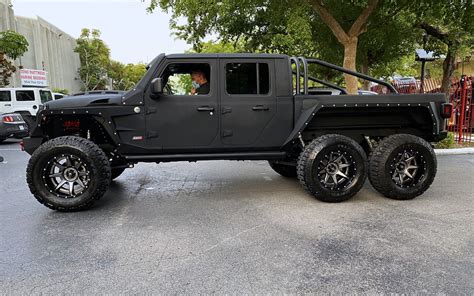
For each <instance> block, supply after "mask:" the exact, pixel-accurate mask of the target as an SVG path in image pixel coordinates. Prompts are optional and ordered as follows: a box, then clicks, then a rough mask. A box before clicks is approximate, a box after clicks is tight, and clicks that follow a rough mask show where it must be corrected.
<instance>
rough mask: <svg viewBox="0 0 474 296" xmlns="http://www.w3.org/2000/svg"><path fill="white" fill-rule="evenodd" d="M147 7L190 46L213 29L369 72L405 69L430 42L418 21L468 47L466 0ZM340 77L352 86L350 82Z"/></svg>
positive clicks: (210, 2)
mask: <svg viewBox="0 0 474 296" xmlns="http://www.w3.org/2000/svg"><path fill="white" fill-rule="evenodd" d="M147 9H148V11H149V12H153V11H154V10H155V9H162V10H164V11H168V12H171V13H172V18H171V22H170V26H171V28H172V29H173V30H174V33H175V35H176V36H177V37H178V38H180V39H184V40H186V41H187V42H189V43H190V44H192V45H193V47H194V49H195V50H196V51H200V48H201V47H202V46H203V40H205V38H206V37H207V36H218V38H219V41H224V42H225V43H239V44H240V45H241V48H242V49H244V50H245V51H258V52H279V53H286V54H290V55H304V56H313V57H319V58H321V59H324V60H327V61H329V62H332V63H336V64H342V65H343V66H345V67H347V68H350V69H353V70H355V69H358V70H360V71H362V72H365V73H368V74H372V75H376V76H385V77H387V76H391V75H392V74H393V73H394V72H403V71H406V70H410V71H411V69H407V65H406V63H405V62H406V61H407V57H409V58H411V59H414V49H415V48H420V47H423V46H424V45H426V46H427V49H431V48H436V46H430V44H435V42H428V44H427V43H426V42H423V41H424V40H426V38H423V36H424V35H426V32H424V30H423V29H421V27H420V26H419V25H418V26H417V24H421V23H423V22H425V23H428V24H431V25H432V26H437V27H439V28H442V29H443V30H449V31H450V32H451V31H452V32H455V33H452V34H451V33H450V36H453V35H454V36H458V37H460V38H463V40H462V41H461V43H463V44H467V45H466V46H467V48H469V50H472V43H471V44H470V45H469V42H468V41H467V39H470V38H472V22H473V19H474V17H473V16H472V2H471V1H469V0H446V1H439V0H420V1H412V0H384V1H377V0H351V1H347V2H344V3H342V2H341V1H337V0H254V1H248V0H220V1H215V0H152V1H151V3H150V5H149V7H148V8H147ZM449 28H451V29H449ZM437 43H438V46H437V47H438V51H439V52H442V53H447V47H446V45H443V46H440V45H439V44H440V42H439V40H438V41H437ZM441 45H442V44H441ZM446 70H449V69H446ZM320 71H321V72H322V74H323V76H325V77H328V78H336V79H340V76H338V75H336V74H334V73H330V72H327V71H326V72H325V71H324V70H320ZM445 74H446V75H448V76H450V75H451V74H452V73H449V71H445ZM345 81H346V84H348V85H346V86H347V87H348V88H349V89H352V92H353V91H354V87H357V84H355V81H354V80H351V79H350V78H348V77H346V79H345ZM349 84H350V85H349Z"/></svg>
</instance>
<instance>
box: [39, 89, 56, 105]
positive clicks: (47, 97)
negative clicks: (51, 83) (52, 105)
mask: <svg viewBox="0 0 474 296" xmlns="http://www.w3.org/2000/svg"><path fill="white" fill-rule="evenodd" d="M40 97H41V103H43V104H44V103H46V102H49V101H51V100H52V99H53V95H52V94H51V92H50V91H48V90H40Z"/></svg>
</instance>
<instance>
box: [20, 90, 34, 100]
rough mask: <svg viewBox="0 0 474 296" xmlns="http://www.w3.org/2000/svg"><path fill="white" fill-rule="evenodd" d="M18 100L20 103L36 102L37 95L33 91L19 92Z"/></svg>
mask: <svg viewBox="0 0 474 296" xmlns="http://www.w3.org/2000/svg"><path fill="white" fill-rule="evenodd" d="M16 100H17V101H18V102H26V101H34V100H35V93H34V91H32V90H17V91H16Z"/></svg>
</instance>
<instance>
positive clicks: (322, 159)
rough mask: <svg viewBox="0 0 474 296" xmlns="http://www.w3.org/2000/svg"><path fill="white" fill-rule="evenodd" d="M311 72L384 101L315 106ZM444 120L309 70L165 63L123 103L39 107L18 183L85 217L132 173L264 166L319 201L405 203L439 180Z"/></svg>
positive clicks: (242, 58) (292, 61) (423, 106)
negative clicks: (242, 163) (371, 191)
mask: <svg viewBox="0 0 474 296" xmlns="http://www.w3.org/2000/svg"><path fill="white" fill-rule="evenodd" d="M308 64H317V65H320V66H325V67H328V68H331V69H333V70H337V71H341V72H343V73H346V74H350V75H354V76H356V77H359V78H364V79H366V80H369V81H372V82H376V83H379V84H381V85H384V86H385V87H387V89H389V90H390V91H391V92H392V94H389V95H378V96H359V95H341V96H334V95H313V94H311V93H310V92H309V89H308V79H309V77H308V76H307V67H308ZM293 66H295V68H296V74H295V75H292V73H293V71H292V67H293ZM301 69H302V70H301ZM180 75H186V78H191V75H193V76H195V79H198V80H199V81H200V82H199V81H195V83H198V84H199V87H197V86H196V87H197V89H198V90H197V91H196V93H197V95H191V94H189V93H185V94H180V93H174V91H175V89H174V88H169V87H167V86H168V84H169V83H172V79H171V78H173V77H174V78H176V77H177V76H180ZM300 77H301V78H302V79H303V84H302V86H301V85H300V84H301V83H300ZM326 84H329V83H326ZM201 87H202V89H201ZM339 89H341V88H340V87H339ZM451 112H452V105H451V104H448V103H446V99H445V96H444V94H397V91H396V89H395V88H394V87H393V86H392V85H391V84H389V83H387V82H384V81H381V80H378V79H375V78H372V77H370V76H366V75H364V74H361V73H357V72H354V71H351V70H348V69H344V68H342V67H339V66H336V65H332V64H329V63H326V62H323V61H319V60H316V59H305V58H301V57H289V56H286V55H273V54H176V55H164V54H162V55H160V56H158V57H157V58H155V59H154V60H153V62H152V63H151V64H150V65H149V67H148V71H147V72H146V73H145V75H144V77H143V78H142V79H141V80H140V82H139V83H138V84H137V85H136V86H135V88H134V89H133V90H131V91H129V92H126V93H124V94H108V95H103V94H100V95H94V94H90V93H89V94H88V95H81V96H76V97H69V98H68V99H63V100H56V101H53V102H48V103H46V104H45V105H44V108H43V109H42V110H41V112H40V113H39V116H38V121H37V126H35V127H34V130H33V131H32V133H31V136H30V137H27V138H25V139H24V149H25V150H26V152H28V153H29V154H30V155H31V158H30V160H29V163H28V167H27V174H26V178H27V182H28V186H29V188H30V191H31V193H32V194H33V195H34V197H35V198H36V199H37V200H38V201H39V202H40V203H42V204H44V205H45V206H47V207H49V208H51V209H54V210H59V211H75V210H82V209H86V208H89V207H91V206H92V205H93V204H94V203H95V202H96V201H97V200H98V199H100V198H101V197H102V196H103V195H104V194H105V192H106V191H107V188H108V187H109V185H110V182H111V180H112V179H114V178H117V177H118V176H120V174H122V173H123V171H124V170H125V169H126V168H130V167H133V166H134V164H136V163H139V162H155V163H160V162H170V161H202V160H215V159H221V160H267V161H268V162H269V165H270V167H271V168H272V169H273V170H275V172H277V173H278V174H280V175H282V176H284V177H297V178H298V180H299V181H300V183H301V185H302V186H303V188H304V189H306V190H307V191H308V192H309V193H310V194H312V195H313V196H314V197H315V198H316V199H318V200H321V201H324V202H342V201H345V200H348V199H349V198H351V197H352V196H354V195H355V194H356V193H357V192H358V191H359V190H360V189H361V188H362V186H363V185H364V183H365V181H366V179H367V177H368V178H369V180H370V182H371V184H372V185H373V187H374V188H375V189H376V190H377V191H379V192H380V193H381V194H383V195H385V196H387V197H389V198H392V199H398V200H408V199H413V198H415V197H417V196H419V195H421V194H422V193H423V192H425V191H426V190H427V189H428V188H429V187H430V185H431V184H432V182H433V180H434V178H435V175H436V170H437V161H436V155H435V153H434V150H433V148H432V146H431V144H430V142H437V141H440V140H442V139H444V138H446V136H447V132H446V130H445V127H446V124H445V121H446V118H449V117H450V116H451ZM372 139H373V140H376V141H377V142H378V145H377V146H376V147H374V148H373V147H372Z"/></svg>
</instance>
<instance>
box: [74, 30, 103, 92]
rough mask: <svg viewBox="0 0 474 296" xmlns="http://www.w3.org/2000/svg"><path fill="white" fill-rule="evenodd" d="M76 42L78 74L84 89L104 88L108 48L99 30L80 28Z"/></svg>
mask: <svg viewBox="0 0 474 296" xmlns="http://www.w3.org/2000/svg"><path fill="white" fill-rule="evenodd" d="M76 42H77V46H76V48H75V51H76V52H77V53H79V58H80V61H81V66H80V67H79V76H80V78H81V80H82V82H83V84H84V90H86V91H88V90H94V89H103V88H105V85H106V84H107V67H108V65H109V64H110V49H109V47H108V46H107V45H106V44H105V42H104V41H102V39H100V31H99V30H96V29H93V30H90V29H82V31H81V35H80V36H79V38H78V39H77V40H76Z"/></svg>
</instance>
